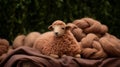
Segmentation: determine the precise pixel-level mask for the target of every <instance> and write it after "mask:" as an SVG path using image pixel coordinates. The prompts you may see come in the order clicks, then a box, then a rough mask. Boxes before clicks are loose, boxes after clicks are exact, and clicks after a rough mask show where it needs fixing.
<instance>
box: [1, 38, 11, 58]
mask: <svg viewBox="0 0 120 67" xmlns="http://www.w3.org/2000/svg"><path fill="white" fill-rule="evenodd" d="M8 48H9V42H8V41H7V40H6V39H0V56H1V55H2V54H4V53H6V52H7V51H8Z"/></svg>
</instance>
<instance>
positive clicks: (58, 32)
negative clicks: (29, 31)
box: [53, 25, 65, 37]
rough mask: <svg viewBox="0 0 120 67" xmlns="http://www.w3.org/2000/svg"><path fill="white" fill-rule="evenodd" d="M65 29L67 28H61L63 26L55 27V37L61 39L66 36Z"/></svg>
mask: <svg viewBox="0 0 120 67" xmlns="http://www.w3.org/2000/svg"><path fill="white" fill-rule="evenodd" d="M63 28H65V27H64V26H61V25H55V26H53V31H54V34H55V36H57V37H60V36H62V35H64V33H65V29H63Z"/></svg>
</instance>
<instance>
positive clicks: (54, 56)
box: [50, 54, 59, 58]
mask: <svg viewBox="0 0 120 67" xmlns="http://www.w3.org/2000/svg"><path fill="white" fill-rule="evenodd" d="M50 56H51V57H53V58H59V56H58V55H56V54H50Z"/></svg>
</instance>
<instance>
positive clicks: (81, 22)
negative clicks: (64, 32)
mask: <svg viewBox="0 0 120 67" xmlns="http://www.w3.org/2000/svg"><path fill="white" fill-rule="evenodd" d="M73 24H75V25H76V26H78V27H79V28H80V29H82V31H83V33H85V34H86V36H84V37H83V38H82V39H81V40H80V42H79V44H80V45H81V46H82V53H81V55H82V57H84V58H91V59H99V58H105V57H107V56H108V57H113V56H114V57H120V39H118V38H117V37H115V36H113V35H111V34H109V33H108V27H107V26H106V25H103V24H101V23H100V22H99V21H97V20H94V19H92V18H82V19H77V20H75V21H73ZM76 31H79V30H76ZM73 35H74V33H73ZM76 37H77V38H76V39H78V38H81V36H76Z"/></svg>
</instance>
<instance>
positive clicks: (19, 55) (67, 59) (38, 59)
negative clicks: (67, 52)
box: [0, 46, 120, 67]
mask: <svg viewBox="0 0 120 67" xmlns="http://www.w3.org/2000/svg"><path fill="white" fill-rule="evenodd" d="M0 67H120V58H117V57H115V58H114V57H113V58H105V59H97V60H95V59H94V60H93V59H84V58H74V57H71V56H63V57H61V58H59V59H55V58H52V57H50V56H46V55H43V54H41V53H39V51H37V50H36V49H33V48H30V47H25V46H23V47H19V48H16V49H15V50H12V51H9V52H8V53H7V55H4V58H3V60H2V61H1V62H0Z"/></svg>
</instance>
